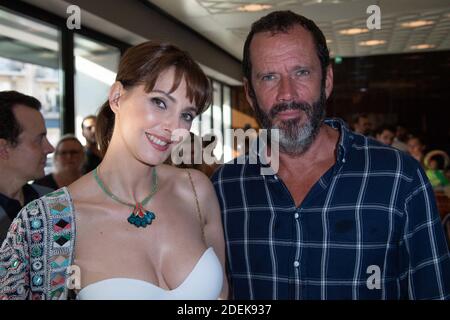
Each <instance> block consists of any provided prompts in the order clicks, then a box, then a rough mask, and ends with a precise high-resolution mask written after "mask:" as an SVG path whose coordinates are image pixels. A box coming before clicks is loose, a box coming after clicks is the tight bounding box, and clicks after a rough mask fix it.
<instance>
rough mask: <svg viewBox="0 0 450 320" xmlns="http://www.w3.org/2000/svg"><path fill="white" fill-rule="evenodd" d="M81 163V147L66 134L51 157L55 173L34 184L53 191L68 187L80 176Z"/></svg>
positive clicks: (82, 152) (73, 138) (82, 156)
mask: <svg viewBox="0 0 450 320" xmlns="http://www.w3.org/2000/svg"><path fill="white" fill-rule="evenodd" d="M83 161H84V149H83V145H82V144H81V142H80V141H79V140H78V139H77V137H76V136H74V135H73V134H66V135H64V136H62V137H61V139H60V140H59V141H58V143H57V144H56V148H55V154H54V155H53V163H54V167H55V171H54V172H52V173H50V174H47V175H46V176H45V177H43V178H41V179H37V180H35V181H34V183H35V184H38V185H41V186H46V187H49V188H52V189H53V190H56V189H59V188H62V187H65V186H68V185H69V184H71V183H72V182H74V181H75V180H77V179H79V178H80V177H81V176H82V166H83Z"/></svg>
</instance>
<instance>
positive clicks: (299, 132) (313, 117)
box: [253, 86, 326, 156]
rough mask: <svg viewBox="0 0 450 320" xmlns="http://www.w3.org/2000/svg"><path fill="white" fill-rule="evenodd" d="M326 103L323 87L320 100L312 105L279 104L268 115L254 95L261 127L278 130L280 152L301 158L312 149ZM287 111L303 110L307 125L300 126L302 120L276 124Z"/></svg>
mask: <svg viewBox="0 0 450 320" xmlns="http://www.w3.org/2000/svg"><path fill="white" fill-rule="evenodd" d="M325 102H326V97H325V90H324V88H323V86H322V88H321V91H320V97H319V99H317V101H315V102H313V104H312V105H311V104H309V103H307V102H296V101H292V102H289V103H279V104H276V105H274V106H273V108H272V109H271V110H270V111H269V114H266V113H265V112H264V111H262V109H261V108H260V106H259V104H258V102H257V101H256V97H254V95H253V103H254V105H255V113H256V117H257V119H258V120H259V122H260V123H261V126H262V127H263V128H264V129H268V130H271V129H278V130H279V140H278V142H279V147H280V151H281V152H283V153H286V154H289V155H292V156H300V155H302V154H304V153H305V152H306V151H308V149H309V148H310V147H311V145H312V143H313V142H314V140H315V138H316V137H317V134H318V133H319V131H320V127H321V126H322V123H323V121H324V119H325ZM286 110H302V111H303V112H304V114H305V116H306V118H307V119H306V122H305V124H304V125H300V123H299V122H300V119H301V118H294V119H289V120H285V121H282V120H278V121H277V122H278V123H277V124H274V123H273V121H274V119H275V117H276V116H277V115H278V114H279V113H280V112H283V111H286ZM269 136H270V135H269ZM272 143H273V141H272Z"/></svg>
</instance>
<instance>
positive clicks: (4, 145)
mask: <svg viewBox="0 0 450 320" xmlns="http://www.w3.org/2000/svg"><path fill="white" fill-rule="evenodd" d="M10 147H11V146H10V144H9V143H8V141H6V139H3V138H2V139H0V159H2V160H8V159H9V149H10Z"/></svg>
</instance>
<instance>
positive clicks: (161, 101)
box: [152, 98, 167, 109]
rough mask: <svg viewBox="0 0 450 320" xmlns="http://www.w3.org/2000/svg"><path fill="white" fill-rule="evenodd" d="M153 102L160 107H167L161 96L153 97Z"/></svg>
mask: <svg viewBox="0 0 450 320" xmlns="http://www.w3.org/2000/svg"><path fill="white" fill-rule="evenodd" d="M152 102H153V104H155V105H156V106H157V107H158V108H161V109H166V108H167V106H166V104H165V102H164V101H163V100H161V99H159V98H152Z"/></svg>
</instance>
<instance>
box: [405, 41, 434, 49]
mask: <svg viewBox="0 0 450 320" xmlns="http://www.w3.org/2000/svg"><path fill="white" fill-rule="evenodd" d="M434 47H435V45H434V44H426V43H424V44H416V45H413V46H410V47H409V48H410V49H413V50H423V49H432V48H434Z"/></svg>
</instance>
